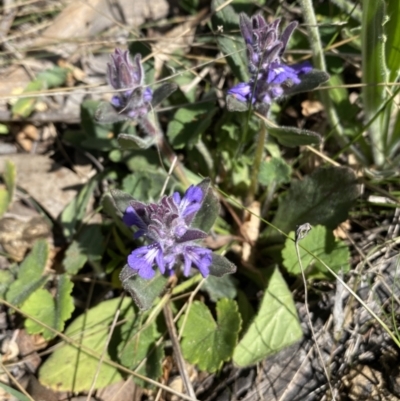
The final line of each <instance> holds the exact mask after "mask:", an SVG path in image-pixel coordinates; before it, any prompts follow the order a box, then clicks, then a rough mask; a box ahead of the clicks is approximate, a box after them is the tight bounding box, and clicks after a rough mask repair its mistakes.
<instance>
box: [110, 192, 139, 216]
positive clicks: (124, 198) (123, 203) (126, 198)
mask: <svg viewBox="0 0 400 401" xmlns="http://www.w3.org/2000/svg"><path fill="white" fill-rule="evenodd" d="M110 194H111V198H112V200H113V204H114V206H115V208H116V210H118V211H119V212H120V213H121V216H122V215H123V214H124V213H125V210H126V208H127V207H128V206H129V205H130V203H131V202H132V201H133V200H135V198H134V197H133V196H132V195H130V194H127V193H126V192H123V191H120V190H119V189H113V190H111V191H110Z"/></svg>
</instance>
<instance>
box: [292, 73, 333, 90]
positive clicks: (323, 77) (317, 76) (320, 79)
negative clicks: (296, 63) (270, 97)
mask: <svg viewBox="0 0 400 401" xmlns="http://www.w3.org/2000/svg"><path fill="white" fill-rule="evenodd" d="M328 80H329V74H327V73H326V72H325V71H320V70H311V71H310V72H309V73H308V74H305V75H302V76H301V82H300V83H299V84H298V85H294V86H293V87H291V88H288V89H286V90H285V95H295V94H296V93H302V92H310V91H312V90H313V89H315V88H318V86H320V85H321V84H323V83H324V82H326V81H328Z"/></svg>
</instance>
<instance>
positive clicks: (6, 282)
mask: <svg viewBox="0 0 400 401" xmlns="http://www.w3.org/2000/svg"><path fill="white" fill-rule="evenodd" d="M13 281H14V276H13V274H12V273H11V272H10V271H9V270H0V298H4V295H5V293H6V292H7V290H8V287H9V286H10V284H11V283H12V282H13Z"/></svg>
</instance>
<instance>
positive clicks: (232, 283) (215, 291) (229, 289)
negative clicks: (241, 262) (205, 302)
mask: <svg viewBox="0 0 400 401" xmlns="http://www.w3.org/2000/svg"><path fill="white" fill-rule="evenodd" d="M237 284H238V282H237V280H236V279H235V278H234V277H232V276H227V275H226V276H223V277H215V276H211V275H210V276H208V277H207V280H206V281H205V282H204V284H203V286H202V287H201V289H202V290H205V291H206V292H207V293H208V295H209V296H210V299H211V301H214V302H217V301H218V300H219V299H221V298H229V299H234V298H236V295H237V289H236V287H237Z"/></svg>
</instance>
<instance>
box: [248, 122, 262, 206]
mask: <svg viewBox="0 0 400 401" xmlns="http://www.w3.org/2000/svg"><path fill="white" fill-rule="evenodd" d="M266 139H267V128H266V126H265V124H264V123H263V122H261V129H260V134H259V135H258V139H257V147H256V152H255V154H254V163H253V170H252V172H251V181H250V188H249V194H248V195H247V199H246V204H247V205H249V204H250V203H251V202H252V201H253V200H254V197H255V195H256V192H257V189H258V174H259V172H260V166H261V162H262V159H263V156H264V147H265V141H266Z"/></svg>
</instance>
